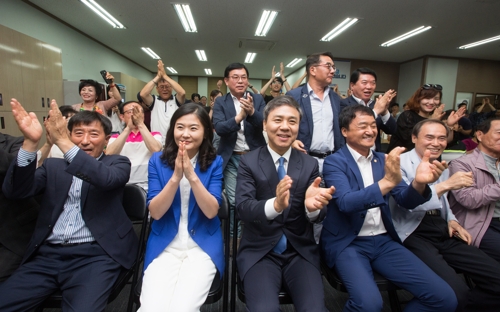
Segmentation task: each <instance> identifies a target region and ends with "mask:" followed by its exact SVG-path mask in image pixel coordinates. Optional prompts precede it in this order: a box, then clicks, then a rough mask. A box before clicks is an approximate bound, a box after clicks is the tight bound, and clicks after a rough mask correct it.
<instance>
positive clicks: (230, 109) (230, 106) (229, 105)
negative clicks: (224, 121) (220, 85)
mask: <svg viewBox="0 0 500 312" xmlns="http://www.w3.org/2000/svg"><path fill="white" fill-rule="evenodd" d="M224 103H225V104H226V111H227V114H226V118H228V119H229V118H233V117H234V116H236V108H234V101H233V97H232V96H231V93H228V94H226V98H225V99H224Z"/></svg>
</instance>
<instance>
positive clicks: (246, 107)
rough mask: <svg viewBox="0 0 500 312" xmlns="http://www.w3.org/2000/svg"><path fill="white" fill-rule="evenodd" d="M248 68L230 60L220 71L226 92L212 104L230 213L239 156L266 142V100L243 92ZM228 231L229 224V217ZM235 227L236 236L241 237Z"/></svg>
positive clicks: (245, 87)
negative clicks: (263, 132) (263, 129)
mask: <svg viewBox="0 0 500 312" xmlns="http://www.w3.org/2000/svg"><path fill="white" fill-rule="evenodd" d="M248 77H249V75H248V69H247V68H246V67H245V65H243V64H240V63H233V64H230V65H229V66H227V67H226V69H225V71H224V82H225V83H226V86H227V87H228V89H229V93H228V94H226V95H224V96H221V97H218V98H217V100H215V104H214V108H213V109H214V113H213V117H212V118H213V124H214V127H215V132H216V133H217V134H218V135H219V136H220V143H219V148H218V150H217V154H219V155H221V156H222V159H223V161H224V162H223V165H222V168H223V170H224V188H225V189H226V194H227V198H228V200H229V209H230V212H231V215H233V213H234V198H235V188H236V175H237V173H238V165H239V163H240V157H241V155H244V154H246V153H247V152H249V151H251V150H254V149H256V148H258V147H260V146H264V145H266V140H265V139H264V135H263V134H262V112H263V111H264V107H265V106H266V103H265V102H264V98H263V97H262V96H261V95H260V94H252V95H250V93H248V92H246V90H247V88H248ZM230 219H231V234H232V232H233V224H232V220H233V218H232V217H231V218H230ZM239 232H240V231H239V230H238V237H240V236H241V234H240V233H239Z"/></svg>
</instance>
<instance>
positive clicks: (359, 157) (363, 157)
mask: <svg viewBox="0 0 500 312" xmlns="http://www.w3.org/2000/svg"><path fill="white" fill-rule="evenodd" d="M346 145H347V148H348V149H349V152H350V153H351V155H352V158H354V160H355V161H356V162H359V161H360V160H361V159H366V160H368V161H370V162H371V161H372V159H373V152H372V150H371V149H370V153H369V154H368V157H365V156H363V155H361V154H360V153H358V152H356V151H355V150H353V149H352V148H351V147H350V146H349V144H347V143H346Z"/></svg>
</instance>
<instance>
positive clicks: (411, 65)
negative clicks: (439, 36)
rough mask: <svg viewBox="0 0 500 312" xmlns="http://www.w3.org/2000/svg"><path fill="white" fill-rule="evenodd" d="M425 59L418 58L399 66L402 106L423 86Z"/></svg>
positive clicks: (399, 88)
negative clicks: (421, 83)
mask: <svg viewBox="0 0 500 312" xmlns="http://www.w3.org/2000/svg"><path fill="white" fill-rule="evenodd" d="M423 66H424V59H417V60H414V61H411V62H408V63H404V64H401V65H400V66H399V81H398V89H397V91H398V101H399V104H400V106H401V107H403V104H404V103H406V101H408V99H409V98H410V97H411V96H412V95H413V93H415V91H416V90H417V89H418V88H419V87H420V86H421V85H420V82H421V81H422V69H423Z"/></svg>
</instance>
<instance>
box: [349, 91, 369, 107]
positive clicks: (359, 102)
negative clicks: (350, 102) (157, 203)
mask: <svg viewBox="0 0 500 312" xmlns="http://www.w3.org/2000/svg"><path fill="white" fill-rule="evenodd" d="M351 96H352V98H353V99H354V100H355V101H356V102H358V104H361V105H364V106H368V105H370V104H371V102H372V101H373V100H372V99H370V100H369V101H368V103H365V101H363V100H362V99H358V98H357V97H355V96H354V95H353V94H351Z"/></svg>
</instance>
